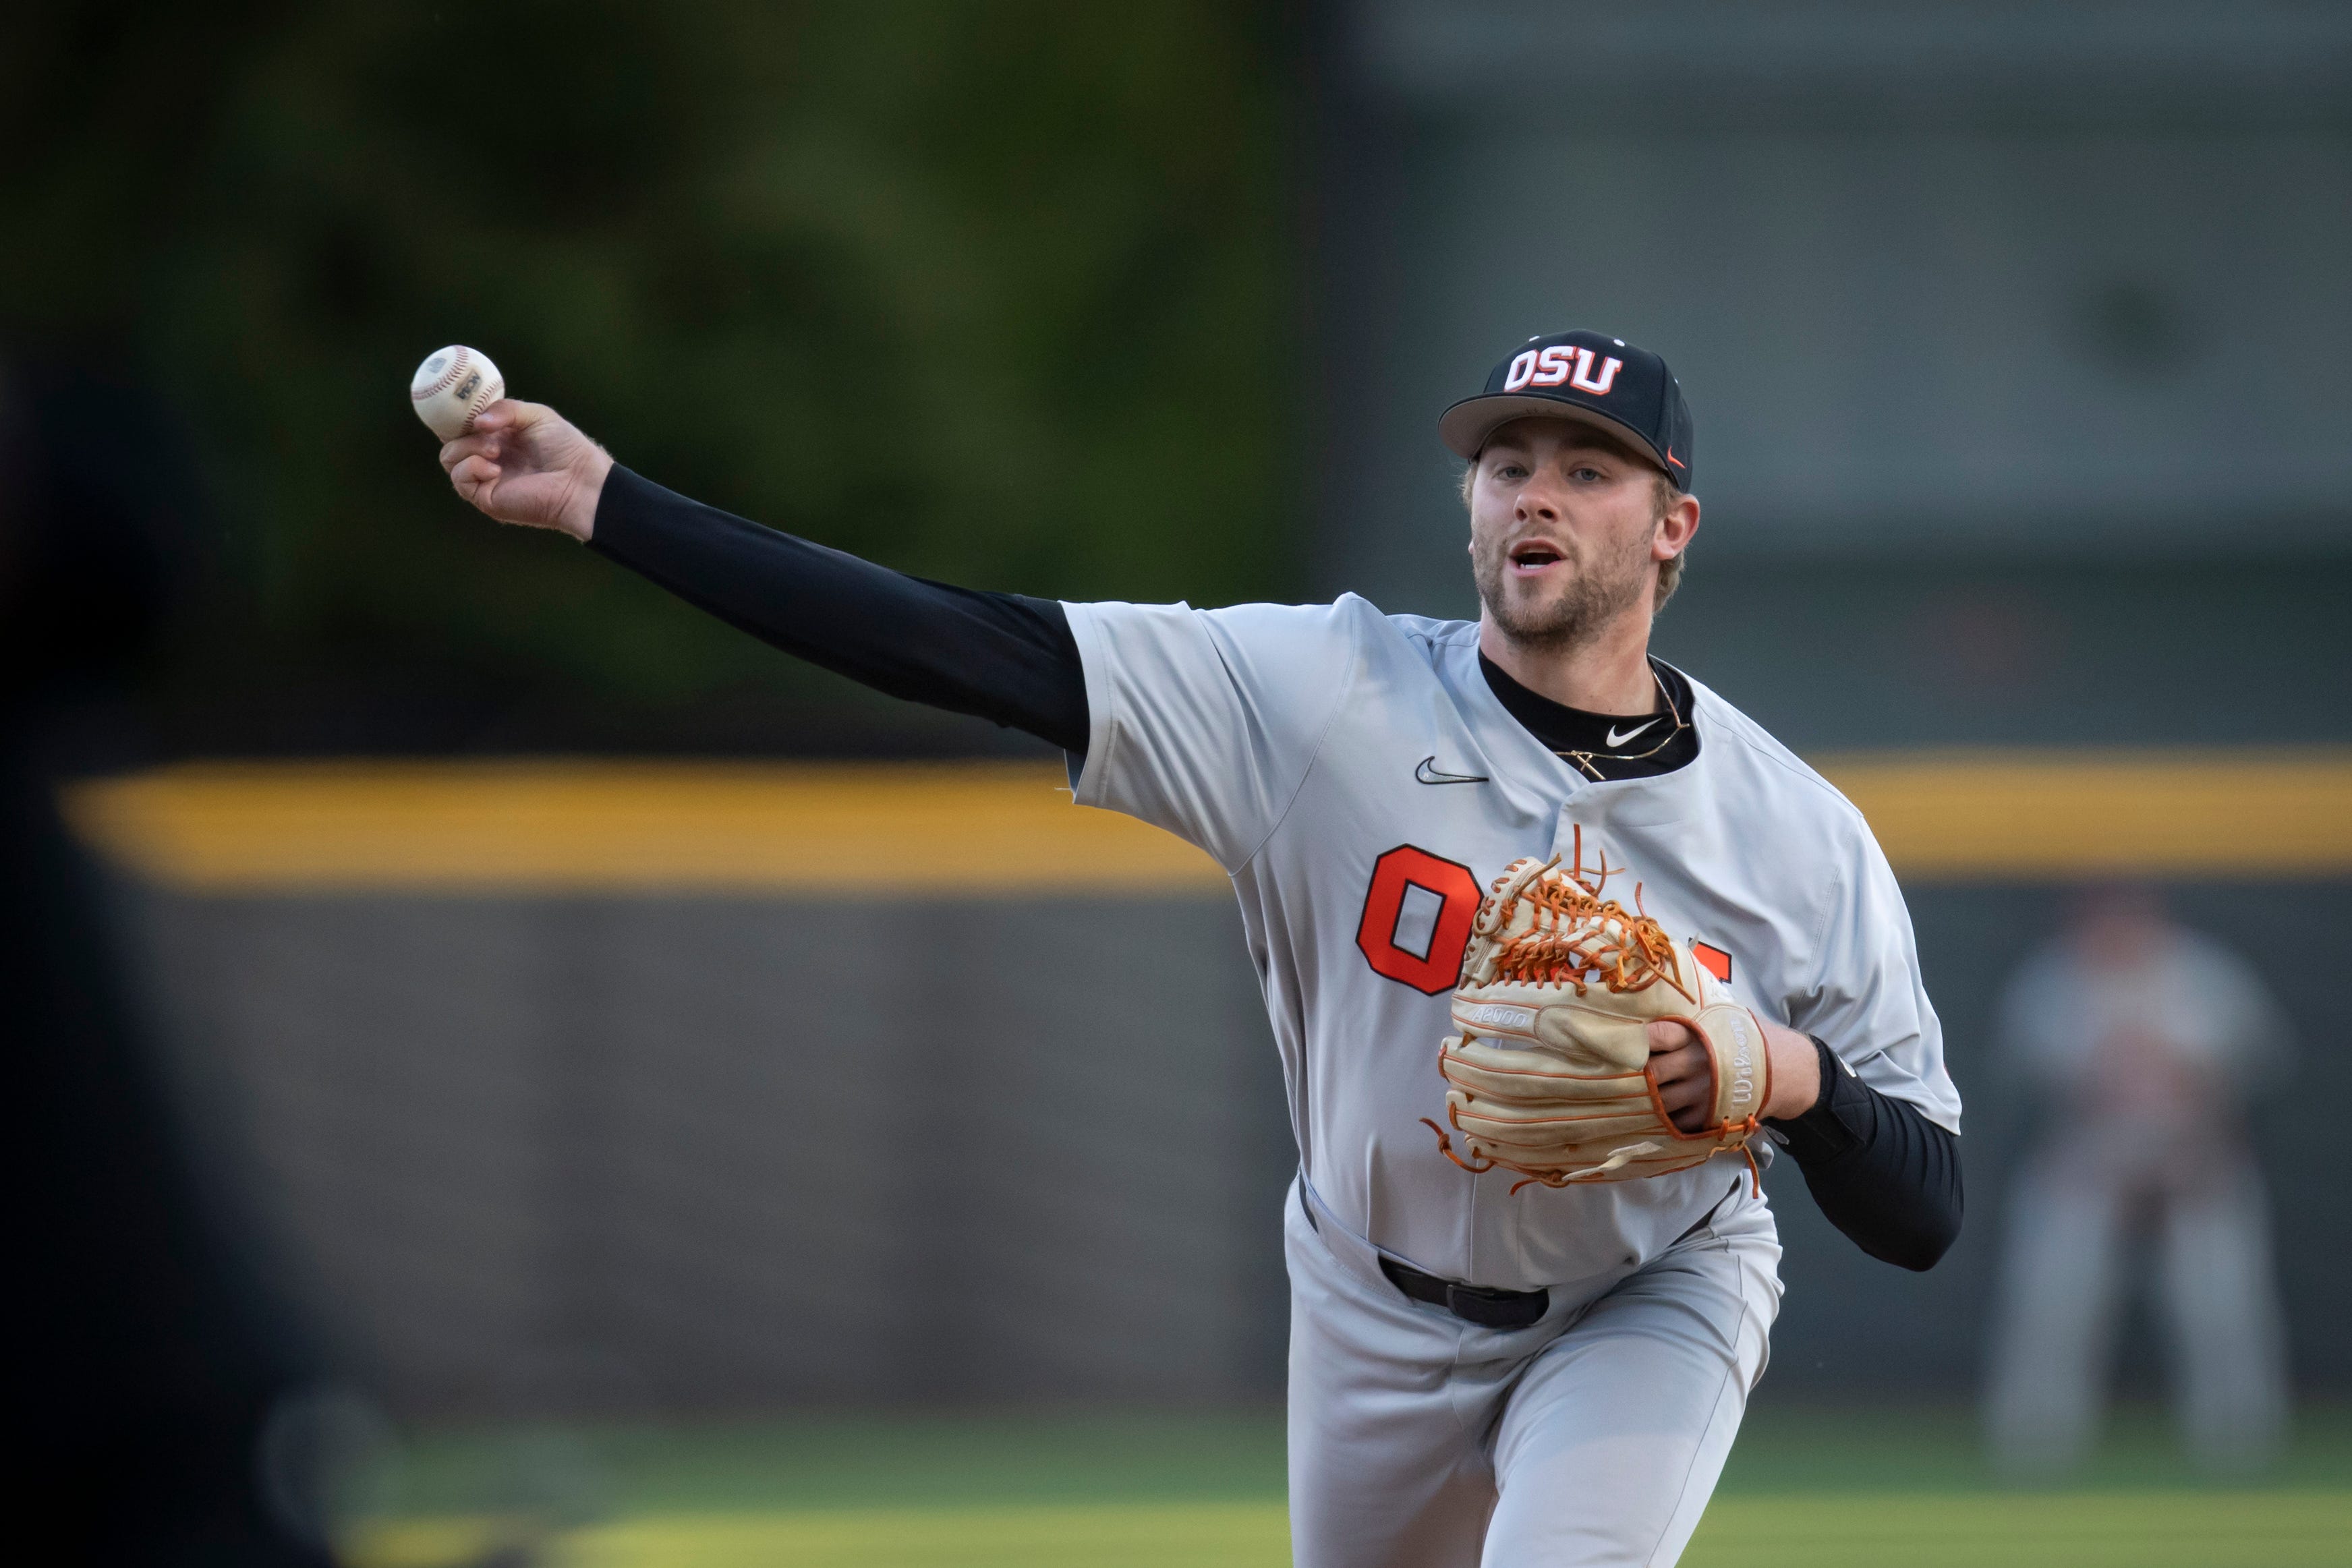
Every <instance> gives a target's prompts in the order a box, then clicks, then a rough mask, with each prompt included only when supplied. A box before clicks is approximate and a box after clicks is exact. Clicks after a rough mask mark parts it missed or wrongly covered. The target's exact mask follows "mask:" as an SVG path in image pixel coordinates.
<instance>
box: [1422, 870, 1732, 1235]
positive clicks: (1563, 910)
mask: <svg viewBox="0 0 2352 1568" xmlns="http://www.w3.org/2000/svg"><path fill="white" fill-rule="evenodd" d="M1583 860H1584V854H1583V837H1582V834H1581V833H1580V834H1579V835H1578V838H1577V841H1576V857H1575V863H1574V864H1572V865H1570V866H1567V867H1563V866H1561V864H1560V863H1559V857H1558V856H1556V855H1555V856H1554V857H1553V858H1552V859H1551V860H1549V862H1546V861H1538V860H1534V859H1522V860H1517V861H1514V862H1511V864H1510V866H1509V868H1508V869H1507V870H1506V871H1505V872H1504V873H1503V874H1502V875H1501V876H1500V877H1498V878H1496V882H1495V884H1494V891H1493V892H1492V893H1490V894H1488V895H1487V896H1486V899H1485V901H1484V902H1482V903H1481V904H1479V906H1478V915H1477V918H1476V920H1475V921H1474V922H1473V923H1472V925H1471V928H1470V940H1469V943H1468V945H1467V946H1466V947H1465V951H1464V955H1463V963H1462V982H1461V985H1460V986H1459V987H1458V988H1456V989H1455V991H1454V1027H1455V1028H1456V1029H1458V1030H1461V1031H1462V1032H1461V1033H1459V1034H1456V1035H1449V1036H1447V1037H1446V1039H1445V1040H1444V1043H1443V1044H1442V1045H1440V1046H1439V1047H1438V1053H1437V1059H1438V1070H1439V1071H1441V1072H1443V1073H1444V1076H1445V1082H1446V1084H1447V1088H1446V1092H1445V1119H1446V1121H1447V1122H1448V1123H1450V1124H1452V1127H1453V1132H1452V1133H1449V1132H1448V1131H1447V1130H1446V1129H1445V1128H1444V1127H1441V1126H1439V1125H1438V1124H1436V1123H1435V1122H1433V1121H1429V1120H1428V1119H1427V1118H1425V1117H1424V1118H1423V1121H1424V1123H1425V1124H1426V1125H1427V1126H1428V1127H1429V1128H1430V1129H1431V1130H1432V1131H1433V1132H1434V1133H1436V1134H1437V1145H1438V1148H1439V1149H1440V1150H1441V1151H1442V1152H1443V1153H1444V1155H1445V1157H1446V1158H1448V1159H1450V1160H1452V1161H1453V1162H1454V1164H1455V1165H1457V1166H1461V1167H1462V1168H1463V1169H1464V1170H1466V1171H1471V1172H1485V1171H1489V1170H1493V1169H1495V1168H1496V1166H1501V1167H1502V1168H1504V1169H1506V1170H1512V1171H1517V1172H1518V1173H1519V1174H1520V1175H1521V1176H1524V1177H1526V1178H1527V1179H1526V1180H1524V1181H1521V1182H1518V1183H1517V1184H1515V1185H1514V1186H1512V1188H1511V1190H1512V1191H1513V1192H1517V1191H1518V1190H1519V1188H1520V1187H1523V1186H1528V1185H1529V1184H1531V1183H1536V1182H1540V1183H1542V1184H1543V1185H1544V1186H1567V1185H1568V1184H1569V1183H1570V1182H1587V1181H1626V1180H1630V1179H1632V1178H1633V1177H1636V1176H1663V1175H1664V1174H1665V1173H1666V1172H1668V1171H1678V1170H1685V1169H1687V1168H1688V1167H1690V1166H1695V1165H1697V1164H1699V1163H1700V1162H1701V1161H1704V1160H1707V1159H1711V1158H1713V1157H1714V1156H1715V1155H1719V1154H1724V1153H1727V1152H1732V1151H1737V1152H1738V1153H1739V1154H1741V1155H1745V1156H1746V1157H1747V1159H1748V1169H1749V1171H1750V1172H1751V1173H1752V1172H1753V1171H1754V1170H1755V1166H1756V1161H1755V1156H1754V1155H1753V1154H1751V1153H1749V1151H1748V1139H1750V1138H1751V1137H1753V1136H1755V1134H1756V1129H1757V1117H1758V1114H1759V1113H1760V1112H1761V1111H1762V1110H1763V1108H1764V1106H1765V1104H1766V1103H1768V1101H1769V1096H1770V1092H1771V1083H1770V1071H1769V1064H1768V1062H1767V1060H1766V1055H1765V1050H1764V1029H1763V1026H1762V1025H1761V1024H1760V1023H1759V1022H1758V1020H1757V1019H1756V1015H1755V1014H1753V1013H1751V1012H1749V1011H1748V1009H1746V1008H1744V1007H1742V1006H1740V1005H1739V1004H1738V1002H1736V1001H1734V1000H1732V999H1731V997H1730V994H1729V993H1728V992H1727V990H1726V989H1725V988H1724V987H1723V985H1722V983H1721V982H1720V981H1718V980H1717V979H1716V977H1715V976H1714V975H1713V974H1712V973H1710V972H1709V971H1708V970H1707V969H1706V967H1704V966H1703V965H1701V964H1700V963H1699V961H1698V959H1697V957H1696V955H1695V954H1693V953H1692V951H1691V949H1690V948H1689V946H1686V945H1685V944H1683V943H1679V942H1676V941H1675V939H1674V938H1673V937H1671V936H1667V935H1666V933H1665V931H1664V928H1662V927H1661V926H1660V925H1658V923H1657V922H1656V921H1655V920H1653V919H1651V918H1650V917H1649V915H1646V914H1643V913H1640V912H1639V911H1640V907H1641V890H1640V889H1639V888H1638V887H1636V888H1635V889H1634V899H1633V902H1634V909H1633V911H1628V910H1627V909H1626V908H1625V907H1624V906H1623V905H1622V904H1619V903H1618V902H1617V901H1616V900H1615V899H1604V898H1603V897H1601V884H1602V883H1604V882H1606V881H1607V880H1608V879H1609V878H1610V877H1611V876H1613V875H1616V874H1618V873H1616V872H1613V871H1612V870H1611V869H1610V867H1609V864H1608V859H1607V857H1606V856H1605V855H1604V856H1603V857H1602V859H1601V866H1600V868H1599V869H1598V870H1597V871H1591V872H1588V871H1586V870H1585V869H1584V865H1583ZM1658 1019H1672V1020H1674V1021H1675V1022H1677V1023H1682V1024H1686V1025H1688V1026H1689V1028H1690V1030H1691V1031H1692V1032H1693V1033H1694V1034H1696V1035H1697V1036H1698V1038H1699V1039H1700V1040H1701V1041H1703V1042H1704V1044H1705V1046H1706V1054H1707V1060H1708V1061H1709V1063H1710V1064H1711V1066H1712V1067H1713V1069H1714V1089H1715V1094H1714V1099H1713V1101H1712V1103H1711V1104H1710V1105H1709V1113H1708V1125H1707V1127H1706V1130H1705V1131H1704V1132H1699V1133H1685V1132H1683V1131H1682V1130H1681V1129H1679V1128H1677V1127H1676V1126H1675V1124H1674V1123H1673V1122H1672V1121H1671V1120H1670V1119H1669V1118H1668V1117H1667V1115H1666V1110H1665V1106H1664V1103H1661V1102H1660V1100H1659V1098H1658V1089H1657V1084H1656V1082H1654V1080H1653V1079H1652V1078H1651V1076H1650V1072H1649V1061H1650V1042H1649V1038H1648V1035H1647V1033H1646V1032H1645V1030H1646V1029H1647V1026H1648V1025H1649V1024H1651V1023H1652V1022H1654V1021H1656V1020H1658ZM1454 1134H1460V1135H1461V1150H1460V1152H1459V1153H1457V1152H1456V1150H1455V1140H1454Z"/></svg>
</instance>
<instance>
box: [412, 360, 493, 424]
mask: <svg viewBox="0 0 2352 1568" xmlns="http://www.w3.org/2000/svg"><path fill="white" fill-rule="evenodd" d="M506 395H507V381H506V378H505V377H504V376H502V375H500V374H499V368H498V366H496V365H494V364H492V363H491V362H490V357H489V356H488V354H485V353H483V352H482V351H481V350H479V349H468V348H467V347H466V346H465V345H463V344H461V343H452V344H451V345H449V347H447V348H446V349H441V350H436V351H435V352H434V353H432V354H431V355H429V356H427V357H426V359H425V362H424V363H423V364H421V365H419V366H417V367H416V377H415V380H414V381H412V382H409V383H408V398H409V402H411V403H412V404H414V405H415V409H416V417H417V418H419V419H421V420H423V421H424V422H425V425H426V427H427V428H429V429H430V430H431V431H432V432H433V434H436V435H437V436H439V437H440V438H441V439H442V440H444V441H455V440H457V437H459V436H461V435H463V434H466V432H467V431H468V430H471V429H472V428H473V426H474V416H475V415H476V414H478V413H481V412H482V410H484V409H486V408H488V407H489V406H490V404H492V403H494V402H498V401H499V399H500V398H502V397H504V396H506Z"/></svg>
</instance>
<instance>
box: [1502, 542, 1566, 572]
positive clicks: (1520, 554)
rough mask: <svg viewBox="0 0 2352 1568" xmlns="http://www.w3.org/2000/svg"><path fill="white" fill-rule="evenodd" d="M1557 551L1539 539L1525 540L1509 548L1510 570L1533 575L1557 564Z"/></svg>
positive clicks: (1558, 557) (1558, 556)
mask: <svg viewBox="0 0 2352 1568" xmlns="http://www.w3.org/2000/svg"><path fill="white" fill-rule="evenodd" d="M1510 559H1511V570H1513V571H1516V572H1525V573H1528V574H1533V573H1535V572H1538V571H1541V570H1543V569H1544V568H1546V567H1548V566H1556V565H1558V564H1559V559H1560V554H1559V549H1557V548H1556V547H1554V546H1551V545H1548V544H1546V543H1544V541H1543V540H1541V539H1526V540H1523V541H1521V542H1520V543H1518V544H1515V545H1513V546H1512V547H1511V554H1510Z"/></svg>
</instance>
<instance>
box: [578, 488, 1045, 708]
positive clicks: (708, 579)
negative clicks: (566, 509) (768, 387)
mask: <svg viewBox="0 0 2352 1568" xmlns="http://www.w3.org/2000/svg"><path fill="white" fill-rule="evenodd" d="M588 548H589V549H593V550H594V551H596V552H597V553H598V554H599V555H603V556H605V557H607V558H608V559H612V560H615V561H618V562H619V563H620V564H621V565H623V566H625V567H627V568H628V569H629V570H632V571H635V572H636V573H637V574H638V575H639V576H641V577H644V578H646V579H648V580H651V581H653V582H656V583H658V584H660V585H661V586H662V587H664V588H666V589H667V590H669V591H671V592H672V593H675V594H677V596H678V597H679V598H680V599H683V600H685V601H687V602H688V603H689V604H693V605H696V606H698V607H699V608H701V609H703V610H707V611H709V612H710V613H711V614H713V615H716V616H718V617H719V619H720V620H721V621H724V622H727V623H728V624H729V625H730V626H733V627H736V628H737V629H739V630H740V631H744V632H750V633H751V635H752V636H754V637H757V638H759V639H760V640H761V642H763V643H768V644H770V645H771V646H772V647H776V648H781V649H782V650H783V651H784V652H785V653H791V654H793V655H794V656H795V657H798V658H803V659H806V660H807V661H809V663H811V664H817V665H820V666H822V667H823V668H824V669H828V670H831V671H833V672H834V673H835V674H841V675H846V676H848V677H849V678H850V679H851V680H853V681H856V682H858V683H860V684H861V685H868V686H871V687H873V688H874V689H875V690H876V691H878V692H883V693H887V695H891V696H894V697H904V698H906V699H907V700H908V701H910V702H919V703H924V704H927V705H929V706H931V707H936V708H945V709H947V710H948V711H949V712H950V713H968V714H974V715H977V716H980V717H982V718H985V719H992V720H994V721H995V722H996V723H998V724H1001V725H1008V726H1010V727H1013V728H1014V729H1020V730H1025V731H1027V732H1028V733H1029V734H1031V735H1034V736H1035V737H1038V738H1039V739H1040V740H1043V741H1045V742H1046V743H1047V744H1049V745H1052V746H1058V747H1061V748H1062V749H1063V750H1065V751H1067V752H1073V753H1076V754H1079V755H1083V754H1084V753H1085V751H1086V749H1087V681H1086V671H1085V668H1084V666H1083V665H1082V664H1080V663H1079V659H1078V643H1077V639H1076V637H1074V636H1072V635H1071V632H1070V618H1069V616H1068V615H1067V614H1066V613H1065V612H1064V611H1063V609H1062V607H1061V605H1059V604H1057V603H1055V601H1053V600H1050V599H1031V598H1029V597H1028V596H1026V595H1025V594H1017V593H983V592H981V591H976V590H973V589H969V588H955V587H951V586H950V585H949V584H946V583H941V582H931V581H928V580H925V579H922V578H919V577H908V575H906V574H905V573H904V572H898V571H893V570H890V569H889V568H888V567H884V566H876V565H875V564H874V563H873V562H871V561H865V560H860V559H857V558H856V556H853V555H845V554H843V553H842V552H841V551H839V550H835V549H825V548H824V546H823V545H817V544H811V543H810V542H809V541H808V540H806V539H803V538H794V537H793V536H792V535H791V534H786V533H779V532H777V531H776V530H775V529H773V528H762V527H761V526H760V525H759V524H757V523H753V522H747V521H745V520H744V519H743V518H741V517H734V516H731V515H730V514H729V513H726V512H722V511H719V510H718V509H717V508H716V507H706V506H704V505H702V504H701V503H700V502H698V501H690V500H688V499H687V498H686V497H684V496H680V495H677V494H675V493H674V492H672V491H668V490H665V489H663V488H662V487H661V486H658V485H656V484H653V483H652V482H650V481H648V480H646V479H644V478H641V477H639V476H637V475H635V474H633V473H631V472H630V471H629V470H628V469H626V468H623V467H620V466H618V465H615V466H614V469H613V471H612V472H611V473H610V474H609V475H607V476H605V479H604V494H603V495H602V496H601V497H599V498H598V500H597V503H596V527H595V531H594V535H593V538H590V540H589V542H588Z"/></svg>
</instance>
